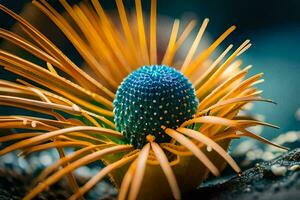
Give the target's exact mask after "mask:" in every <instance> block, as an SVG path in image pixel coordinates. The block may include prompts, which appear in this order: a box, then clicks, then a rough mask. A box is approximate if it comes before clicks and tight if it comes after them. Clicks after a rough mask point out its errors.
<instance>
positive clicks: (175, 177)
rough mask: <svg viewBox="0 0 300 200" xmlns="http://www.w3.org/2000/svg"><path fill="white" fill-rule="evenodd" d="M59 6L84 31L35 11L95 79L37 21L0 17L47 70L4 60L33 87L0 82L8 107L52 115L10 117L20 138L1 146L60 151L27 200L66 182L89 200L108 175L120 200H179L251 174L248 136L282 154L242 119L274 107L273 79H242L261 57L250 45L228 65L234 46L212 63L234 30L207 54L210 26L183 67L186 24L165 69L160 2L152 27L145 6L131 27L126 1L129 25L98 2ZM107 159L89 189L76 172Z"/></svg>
mask: <svg viewBox="0 0 300 200" xmlns="http://www.w3.org/2000/svg"><path fill="white" fill-rule="evenodd" d="M60 3H61V5H62V6H63V7H64V8H65V10H66V12H67V13H68V15H69V16H70V18H71V19H72V21H73V23H69V22H68V21H67V20H66V19H65V18H64V17H63V16H62V15H61V14H60V13H59V12H57V11H56V10H55V9H54V8H53V7H52V6H51V5H50V4H49V3H48V2H47V1H45V0H35V1H33V4H34V5H35V6H37V7H38V8H39V9H40V10H41V11H42V12H43V13H44V14H45V15H47V16H48V17H49V18H50V19H51V20H52V21H53V22H54V23H55V24H56V25H57V26H58V27H59V28H60V30H61V31H62V32H63V33H64V34H65V36H66V37H67V38H68V39H69V40H70V41H71V43H72V44H73V45H74V47H75V48H76V49H77V51H78V52H79V54H80V55H81V57H82V58H83V60H84V62H85V65H86V67H88V69H87V70H86V71H90V72H92V73H90V74H88V73H87V72H86V71H85V70H83V69H81V68H80V67H78V66H77V65H76V64H75V63H73V62H72V61H71V60H70V59H69V58H68V57H67V56H66V55H64V53H63V52H61V51H60V50H59V49H58V48H57V47H56V46H55V45H54V44H53V43H52V42H51V41H50V40H49V39H47V38H46V37H45V36H44V35H43V34H42V33H41V32H39V31H38V30H37V29H36V28H35V27H33V26H32V25H31V24H30V23H29V22H27V21H26V20H25V19H23V18H22V17H20V16H19V15H17V14H15V13H14V12H12V11H11V10H9V9H8V8H6V7H4V6H0V9H1V10H2V11H4V12H5V13H7V14H8V15H10V16H11V17H12V18H14V19H15V20H16V21H17V22H18V23H19V25H20V26H21V28H22V30H23V31H24V32H25V33H26V35H27V36H28V37H29V38H30V39H29V40H26V39H25V38H23V37H21V36H19V35H17V34H15V33H12V32H10V31H7V30H4V29H1V30H0V37H2V38H4V39H6V40H8V41H10V42H12V43H14V44H16V45H17V46H19V47H21V48H23V49H24V50H26V51H28V52H30V53H31V54H32V55H34V56H35V57H36V58H38V59H39V60H40V61H41V62H40V63H41V64H36V63H34V62H32V61H29V60H26V59H24V58H21V57H19V56H17V55H14V54H11V53H9V52H7V51H4V50H0V64H1V65H2V66H4V68H5V69H6V70H8V71H11V72H13V73H15V74H16V75H19V76H20V77H22V78H23V79H17V81H16V82H10V81H6V80H1V81H0V87H1V95H0V104H1V105H5V106H12V107H17V108H22V109H26V110H30V111H35V112H38V113H42V114H46V115H47V116H48V117H41V116H29V115H28V116H10V115H7V116H1V125H0V127H1V128H5V129H12V128H14V129H19V132H18V133H17V134H9V135H7V136H1V137H0V141H1V142H8V141H10V142H12V141H13V142H14V143H13V144H11V145H9V146H8V147H5V148H3V149H1V150H0V156H1V155H4V154H7V153H9V152H12V151H15V150H21V151H22V154H24V155H27V154H30V153H34V152H37V151H42V150H47V149H49V148H56V149H57V150H58V153H59V155H60V160H58V161H57V162H56V163H55V164H53V165H51V166H49V167H48V168H47V169H45V171H43V172H42V173H41V175H40V176H39V177H37V179H36V180H35V182H36V183H38V184H37V185H36V187H34V188H33V189H32V191H30V192H29V193H28V194H27V196H26V197H25V198H24V199H32V198H34V197H35V196H36V195H37V194H39V193H40V192H42V191H43V190H45V189H46V188H47V187H49V186H51V185H52V184H54V183H55V182H57V181H59V180H60V179H61V178H62V177H64V176H67V177H68V181H69V184H70V187H71V188H72V189H73V191H74V195H73V196H72V197H71V198H70V199H78V198H82V196H83V195H84V194H85V193H86V192H87V191H89V190H90V189H91V188H92V187H93V186H94V185H95V184H96V183H97V182H99V181H100V180H101V179H103V178H104V177H105V176H106V175H109V176H110V178H111V181H112V182H113V183H114V184H115V186H116V187H117V188H119V198H120V199H126V198H128V199H136V198H140V199H147V198H155V199H164V198H170V197H171V196H173V197H174V198H175V199H180V197H181V194H180V193H181V191H182V192H187V191H190V190H192V189H194V188H195V187H196V186H197V185H198V184H199V183H201V181H203V180H204V179H205V178H206V177H207V175H208V173H209V172H211V173H212V174H214V175H216V176H217V175H219V174H220V171H221V170H222V169H223V168H224V164H225V162H227V163H228V164H229V165H230V166H231V167H232V168H233V169H234V170H235V171H236V172H237V173H240V169H239V167H238V165H237V164H236V163H235V161H234V160H233V159H232V158H231V157H230V156H229V155H228V154H227V152H226V150H227V148H228V146H229V144H230V141H231V140H232V139H235V138H239V137H241V136H247V137H252V138H254V139H257V140H260V141H262V142H265V143H269V144H272V143H271V142H269V141H268V140H266V139H264V138H262V137H260V136H258V135H255V134H253V133H251V132H250V131H249V130H247V128H248V127H251V126H256V125H264V126H271V127H275V128H276V126H274V125H271V124H268V123H265V122H261V121H258V120H255V119H252V118H251V117H250V116H240V115H239V111H240V110H241V109H243V107H244V106H245V105H246V104H247V103H248V102H253V101H266V102H272V101H270V100H267V99H263V98H261V97H260V93H261V91H259V90H257V89H256V88H255V87H254V86H255V84H257V83H259V82H261V80H260V78H261V76H262V74H257V75H254V76H251V77H250V78H247V79H245V76H246V75H247V73H248V71H249V69H250V68H251V67H250V66H248V67H245V68H243V69H240V67H241V65H242V63H241V61H239V60H236V58H237V57H238V56H239V55H241V54H242V53H243V52H245V51H246V50H247V49H248V48H249V47H250V46H251V44H250V42H249V40H246V41H245V42H244V43H242V44H241V45H240V46H239V47H238V48H236V50H234V51H233V53H232V54H231V55H229V56H228V57H227V58H225V57H226V55H227V54H229V51H230V50H231V49H232V48H233V45H229V46H228V47H227V48H226V49H225V50H224V51H223V52H222V53H221V54H220V55H219V56H218V57H217V58H216V59H212V58H211V57H212V56H211V54H212V53H213V52H214V51H215V49H216V48H217V47H218V46H219V45H220V44H221V43H222V41H223V40H225V38H226V37H227V36H228V35H229V34H230V33H231V32H232V31H233V30H234V29H235V26H232V27H230V28H229V29H228V30H226V31H225V32H224V33H223V34H222V35H221V36H220V37H219V38H218V39H217V40H216V41H215V42H213V43H212V44H211V45H210V46H209V47H208V48H207V49H205V50H204V51H202V52H200V54H199V55H196V50H197V47H198V45H199V43H200V41H201V38H202V36H203V34H204V32H205V29H206V27H207V25H208V21H209V20H208V19H205V20H204V21H203V23H202V25H201V26H200V28H199V31H198V33H197V35H196V38H195V39H194V42H193V43H192V45H191V48H190V49H189V50H188V52H187V55H186V57H185V58H184V60H176V52H177V51H178V50H179V48H180V47H181V46H182V44H183V43H184V41H185V40H186V38H187V37H188V36H189V35H190V33H191V31H192V30H193V29H194V27H195V23H194V21H191V23H189V24H188V25H187V26H186V27H185V29H184V31H183V32H182V33H181V34H179V24H180V21H179V20H175V21H174V24H173V27H172V31H171V34H170V39H169V42H168V46H167V48H166V50H165V53H164V55H163V56H162V58H161V59H160V57H159V56H158V54H157V48H158V46H157V45H159V44H157V35H156V34H157V30H156V29H157V27H156V24H157V22H156V20H157V19H156V0H151V11H150V20H149V23H147V22H148V21H145V18H144V16H143V12H142V4H141V0H136V1H135V5H136V14H135V17H134V18H133V19H131V20H129V19H128V17H127V13H126V10H125V7H124V5H123V2H122V0H116V5H117V9H118V12H119V16H120V20H119V22H120V23H116V22H115V21H114V20H112V19H111V18H110V17H109V16H108V15H107V14H106V12H105V11H104V9H103V8H102V7H101V5H100V3H99V2H98V1H97V0H92V1H91V2H85V3H82V4H78V5H74V6H71V5H69V4H68V3H67V2H66V1H65V0H60ZM148 25H149V27H148ZM119 26H120V27H121V28H119ZM146 26H147V28H146ZM148 29H149V33H147V30H148ZM223 60H224V61H223ZM235 60H236V61H235ZM209 62H210V63H211V64H210V65H208V64H207V63H209ZM24 79H25V80H24ZM17 82H18V83H17ZM273 145H275V144H273ZM275 146H277V147H280V148H284V147H281V146H278V145H275ZM65 147H73V148H74V152H73V153H71V154H69V155H65V152H64V148H65ZM97 160H102V161H103V162H104V163H105V164H106V166H105V167H104V168H103V169H102V170H101V171H99V173H98V174H97V175H95V176H94V177H92V178H91V179H90V180H89V181H88V182H87V183H86V184H85V185H83V186H82V187H80V188H79V186H78V185H77V183H76V180H75V178H74V177H73V175H72V171H74V170H75V169H77V168H79V167H81V166H84V165H87V164H89V163H92V162H95V161H97ZM60 167H61V168H60ZM157 183H159V184H157Z"/></svg>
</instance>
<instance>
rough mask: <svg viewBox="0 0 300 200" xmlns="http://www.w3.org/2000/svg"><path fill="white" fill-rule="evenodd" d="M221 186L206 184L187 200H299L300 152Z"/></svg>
mask: <svg viewBox="0 0 300 200" xmlns="http://www.w3.org/2000/svg"><path fill="white" fill-rule="evenodd" d="M222 182H223V183H218V181H216V180H214V182H211V183H209V182H208V183H206V184H205V185H206V186H202V187H200V188H198V189H197V190H196V191H194V192H193V193H191V194H189V195H186V196H185V198H186V199H199V197H202V196H205V197H206V199H211V200H213V199H222V200H229V199H239V200H244V199H245V200H248V199H249V200H250V199H251V200H252V199H256V200H269V199H272V200H285V199H288V200H298V199H299V197H300V149H295V150H293V151H290V152H288V153H286V154H283V155H282V156H280V157H278V158H276V159H274V160H271V161H266V162H262V163H259V164H256V166H255V167H253V168H250V169H248V170H246V171H244V172H243V173H242V174H241V175H240V176H238V175H236V176H233V177H231V178H229V179H228V180H225V181H224V180H222Z"/></svg>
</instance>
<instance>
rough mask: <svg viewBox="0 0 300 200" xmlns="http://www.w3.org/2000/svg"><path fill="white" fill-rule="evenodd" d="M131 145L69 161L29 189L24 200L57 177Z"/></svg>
mask: <svg viewBox="0 0 300 200" xmlns="http://www.w3.org/2000/svg"><path fill="white" fill-rule="evenodd" d="M132 149H133V148H132V146H130V145H119V146H115V147H110V148H106V149H103V150H100V151H97V152H94V153H91V154H89V155H87V156H85V157H83V158H81V159H78V160H76V161H75V162H73V163H71V164H70V165H68V166H66V167H65V168H63V169H61V170H59V171H57V172H56V173H55V174H53V175H52V176H50V177H49V178H47V179H46V180H44V181H43V182H41V183H39V184H38V185H37V186H36V187H35V188H34V189H33V190H31V191H30V192H29V193H28V194H27V195H26V197H25V198H24V200H30V199H33V198H34V197H35V196H36V195H37V194H39V193H40V192H42V191H44V190H45V189H46V188H48V187H49V186H51V185H52V184H54V183H55V182H57V181H58V180H59V179H61V178H62V177H63V176H65V175H66V174H67V173H69V172H71V171H74V170H75V169H77V168H79V167H81V166H83V165H86V164H89V163H91V162H94V161H96V160H98V159H99V158H101V157H102V156H104V155H107V154H112V153H118V152H125V151H130V150H132Z"/></svg>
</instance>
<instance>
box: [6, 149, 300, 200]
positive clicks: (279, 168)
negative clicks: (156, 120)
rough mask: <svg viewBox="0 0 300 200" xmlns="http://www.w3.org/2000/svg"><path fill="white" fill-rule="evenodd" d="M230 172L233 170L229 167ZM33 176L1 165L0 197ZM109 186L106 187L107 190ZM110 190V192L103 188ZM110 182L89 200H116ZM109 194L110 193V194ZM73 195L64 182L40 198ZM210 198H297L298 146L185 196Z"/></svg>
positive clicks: (15, 193) (17, 194) (19, 192)
mask: <svg viewBox="0 0 300 200" xmlns="http://www.w3.org/2000/svg"><path fill="white" fill-rule="evenodd" d="M228 171H230V170H228ZM31 180H32V176H31V175H28V173H24V171H23V172H22V171H18V170H16V168H14V169H9V168H8V167H6V168H3V166H2V169H1V168H0V199H1V200H18V199H22V197H24V195H25V194H26V193H27V192H28V191H29V190H30V188H31V185H30V183H31ZM105 188H106V189H105ZM104 189H105V190H107V189H110V191H109V192H110V193H109V192H107V191H106V195H104V196H103V194H105V191H103V190H104ZM111 189H112V188H111V187H109V186H108V184H107V183H102V182H101V183H100V184H98V186H97V188H95V189H94V190H93V192H90V193H89V196H88V197H87V199H88V200H98V199H99V196H101V195H102V196H101V197H100V199H115V197H116V196H115V192H113V190H111ZM108 194H110V195H108ZM69 195H70V191H69V190H68V187H67V184H66V183H65V182H64V181H62V182H60V183H58V184H56V185H54V186H52V187H51V188H50V189H49V190H47V191H45V192H43V193H42V194H40V195H39V196H38V197H37V199H38V200H46V199H47V200H48V199H58V200H59V199H67V197H68V196H69ZM204 196H205V197H206V198H205V199H209V200H214V199H218V200H220V199H221V200H231V199H239V200H244V199H245V200H248V199H249V200H250V199H257V200H269V199H271V198H272V200H285V199H288V200H298V199H299V196H300V149H295V150H292V151H289V152H287V153H284V154H282V155H281V156H279V157H277V158H275V159H273V160H271V161H264V162H260V163H258V164H256V165H255V166H254V167H252V168H249V169H247V170H244V171H243V173H241V174H240V175H234V174H230V173H229V172H226V171H225V173H224V176H223V177H220V178H218V179H216V178H213V179H211V180H208V181H207V182H205V183H204V184H202V185H201V186H200V187H199V188H198V189H197V190H195V191H193V192H191V193H189V194H185V195H184V199H199V197H201V198H202V197H204Z"/></svg>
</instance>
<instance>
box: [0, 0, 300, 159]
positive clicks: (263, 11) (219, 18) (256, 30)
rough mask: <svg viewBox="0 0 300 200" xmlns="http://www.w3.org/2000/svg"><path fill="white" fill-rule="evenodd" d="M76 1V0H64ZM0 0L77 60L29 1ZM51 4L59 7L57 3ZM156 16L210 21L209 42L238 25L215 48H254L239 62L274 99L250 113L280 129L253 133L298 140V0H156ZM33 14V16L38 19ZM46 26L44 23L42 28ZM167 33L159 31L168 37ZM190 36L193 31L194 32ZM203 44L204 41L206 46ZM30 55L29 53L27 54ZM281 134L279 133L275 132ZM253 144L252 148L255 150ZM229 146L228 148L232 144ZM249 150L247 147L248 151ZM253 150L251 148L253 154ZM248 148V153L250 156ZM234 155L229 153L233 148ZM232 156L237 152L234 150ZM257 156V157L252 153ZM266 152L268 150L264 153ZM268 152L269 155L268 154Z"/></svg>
mask: <svg viewBox="0 0 300 200" xmlns="http://www.w3.org/2000/svg"><path fill="white" fill-rule="evenodd" d="M68 2H72V3H76V2H78V1H68ZM0 3H1V4H3V5H5V6H7V7H8V8H10V9H12V10H14V11H15V12H17V13H21V12H22V15H23V16H25V18H27V19H28V20H29V21H31V22H32V23H33V24H34V25H35V26H37V27H39V29H40V30H41V31H42V32H43V33H45V35H46V36H48V37H49V38H50V40H52V41H54V43H55V44H58V46H59V47H60V48H61V49H62V50H63V52H64V53H66V54H67V55H68V56H69V57H70V58H71V59H72V60H73V61H74V62H75V63H76V64H79V65H80V64H82V63H81V62H82V61H81V59H80V56H79V55H78V54H77V53H76V51H74V49H73V48H72V46H71V45H70V44H69V42H68V40H67V39H66V38H65V37H64V36H63V35H62V34H61V33H60V32H59V31H58V29H57V28H55V26H54V25H53V24H52V23H51V22H50V21H47V18H46V17H45V16H44V15H41V14H39V13H37V11H36V10H35V9H32V8H31V7H30V6H28V4H30V0H20V1H11V0H0ZM125 3H126V6H127V8H128V9H130V8H132V9H133V8H134V6H133V5H134V2H133V1H130V0H125ZM149 3H150V1H146V0H144V1H143V7H144V10H145V13H147V12H148V11H149V6H150V5H149ZM101 4H102V5H103V6H104V7H105V8H106V10H111V11H114V10H115V8H116V7H115V3H114V1H113V0H111V1H107V0H106V1H104V0H103V1H101ZM53 5H54V6H55V7H56V8H57V9H58V10H60V9H61V10H62V8H61V6H60V5H59V3H57V2H53ZM157 10H158V14H159V17H160V19H161V21H162V23H165V24H166V26H167V27H168V28H169V29H171V26H172V24H171V23H172V21H171V20H172V19H174V18H180V19H187V18H195V19H197V20H198V23H199V24H200V23H201V21H202V20H203V19H204V18H206V17H208V18H210V23H209V26H208V28H207V32H206V41H205V42H207V43H209V42H210V41H213V40H214V39H216V38H217V37H218V36H219V35H220V34H222V33H223V32H224V31H225V30H226V29H227V28H228V27H230V26H231V25H237V27H238V28H237V30H236V31H235V32H234V33H233V34H231V36H230V37H229V38H228V39H227V40H226V42H224V43H223V44H222V45H221V47H220V49H224V48H225V47H226V46H227V45H228V44H230V43H233V44H236V45H238V44H240V43H241V42H243V41H244V40H245V39H251V41H252V44H253V46H252V47H251V48H250V50H248V51H247V52H246V54H243V56H242V59H243V61H244V65H243V66H246V65H248V64H252V65H253V68H252V71H251V73H252V74H254V73H259V72H264V74H265V75H264V79H265V82H264V83H262V84H260V85H259V86H258V87H259V88H260V89H262V90H263V91H264V93H263V97H265V98H268V99H272V100H274V101H275V102H276V103H277V105H272V104H266V103H256V104H255V105H254V106H253V107H252V108H251V109H252V110H251V112H253V113H255V114H258V116H259V117H260V118H261V119H263V120H265V121H267V122H270V123H272V124H276V125H278V126H280V127H281V128H280V129H279V130H274V129H269V128H264V129H263V130H261V129H257V130H256V132H257V133H261V132H262V133H261V134H262V136H264V137H266V138H268V139H273V141H276V142H277V143H280V144H286V143H288V144H286V145H287V146H289V147H291V148H294V147H299V144H300V142H299V141H300V132H299V130H300V12H299V10H300V1H298V0H285V1H282V0H273V1H261V0H247V1H240V0H226V1H219V0H210V1H205V0H189V1H182V0H173V1H169V0H158V8H157ZM37 16H38V17H37ZM0 19H1V21H0V25H1V26H0V27H1V28H5V29H11V28H13V29H15V28H14V27H13V25H14V20H12V19H11V18H10V17H8V16H7V15H5V14H3V13H2V12H0ZM45 24H46V26H45ZM168 34H169V33H168V32H166V33H162V36H163V35H166V36H168ZM194 35H195V33H194ZM205 42H204V44H205ZM0 47H1V48H3V49H10V51H14V47H13V46H12V45H11V44H9V43H6V42H4V41H2V40H0ZM28 56H29V55H28ZM0 78H1V79H9V80H13V79H15V76H14V75H12V74H10V73H8V72H4V71H3V69H2V68H0ZM7 112H9V113H11V114H16V113H18V114H20V113H19V110H16V109H9V111H8V110H7V108H3V107H0V114H3V113H6V114H7ZM280 135H281V136H280ZM237 145H240V146H239V147H240V148H238V149H239V150H240V151H241V152H247V153H248V154H249V152H250V154H249V155H248V157H247V158H248V159H252V160H256V159H264V158H268V159H270V158H273V157H272V156H271V157H263V156H265V154H264V153H263V151H262V150H260V152H257V151H256V150H257V146H259V144H257V143H256V142H252V143H249V141H248V140H247V141H244V140H239V141H238V142H235V143H234V146H237ZM255 148H256V150H255ZM232 149H233V148H232ZM251 149H252V151H250V150H251ZM255 151H256V152H255ZM251 152H252V154H251ZM233 153H234V152H233ZM236 155H237V156H238V155H240V154H239V152H237V153H236ZM258 155H261V157H260V158H258V157H255V156H258ZM268 155H270V154H268ZM272 155H273V154H272Z"/></svg>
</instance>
